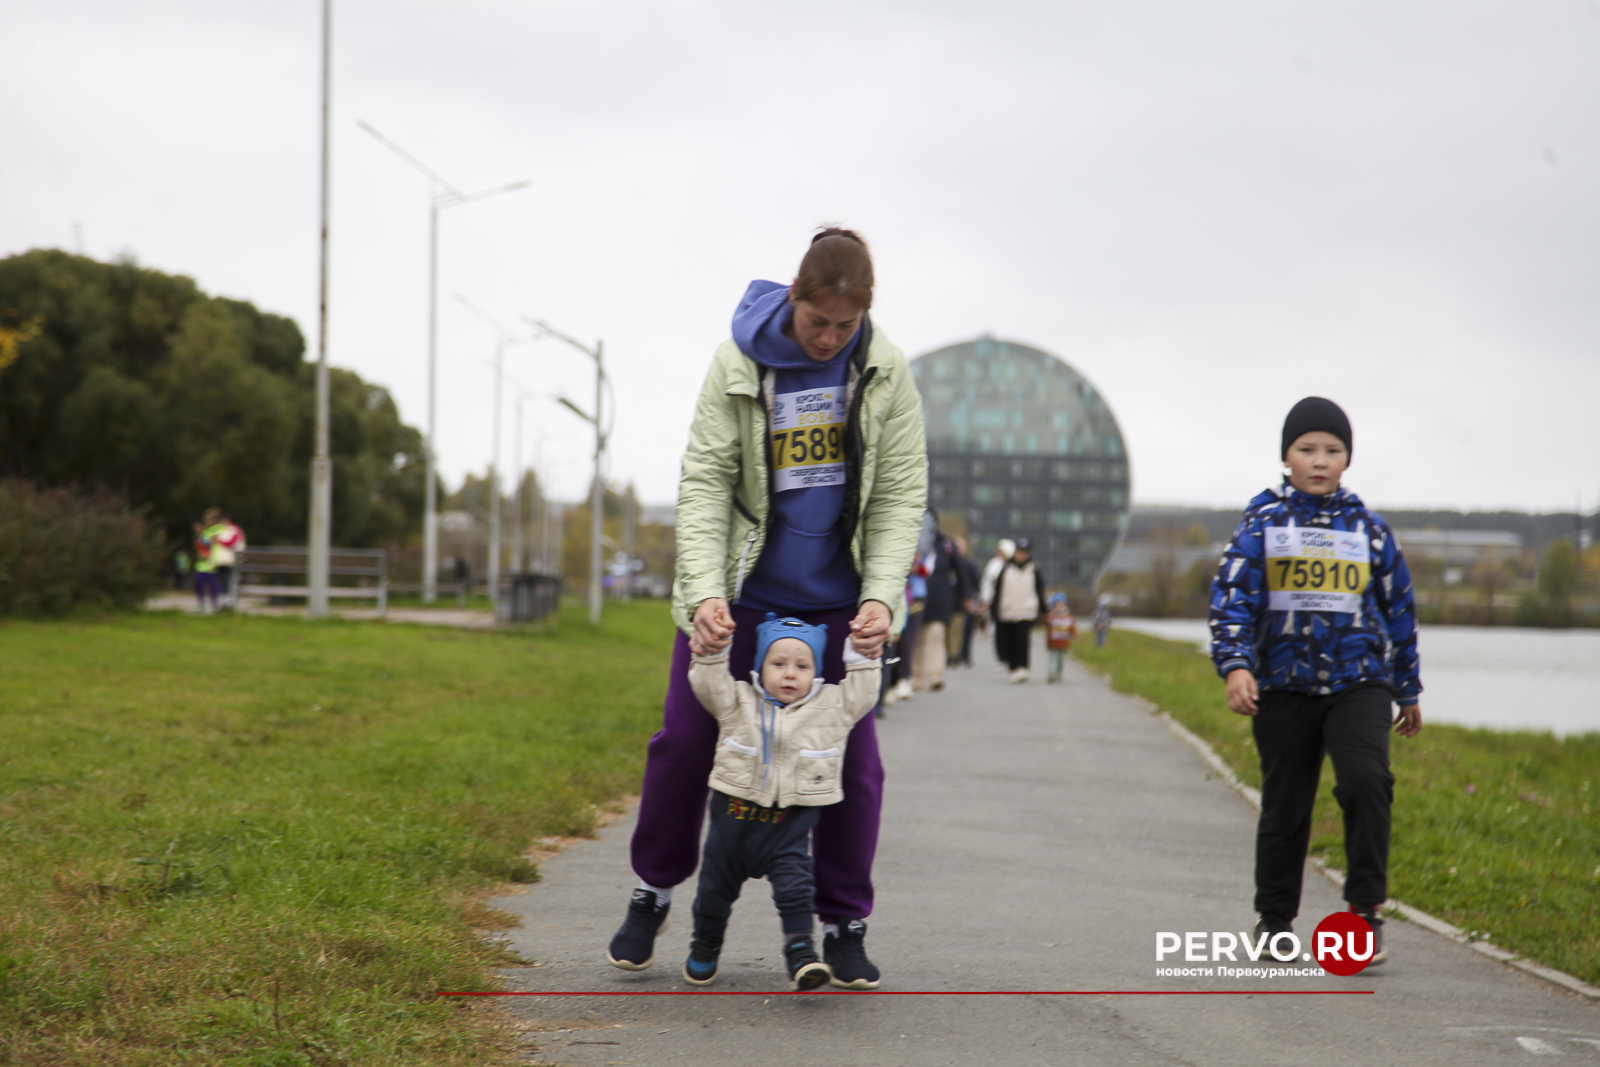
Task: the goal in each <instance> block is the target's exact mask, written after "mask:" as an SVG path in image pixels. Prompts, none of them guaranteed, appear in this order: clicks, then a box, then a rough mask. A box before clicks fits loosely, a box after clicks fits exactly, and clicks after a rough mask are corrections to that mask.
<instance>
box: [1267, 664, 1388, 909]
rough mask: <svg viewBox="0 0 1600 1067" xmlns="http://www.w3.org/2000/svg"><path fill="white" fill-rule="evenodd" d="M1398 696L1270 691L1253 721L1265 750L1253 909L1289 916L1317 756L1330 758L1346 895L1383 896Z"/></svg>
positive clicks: (1377, 688) (1370, 689) (1357, 900)
mask: <svg viewBox="0 0 1600 1067" xmlns="http://www.w3.org/2000/svg"><path fill="white" fill-rule="evenodd" d="M1393 702H1394V697H1393V695H1392V694H1391V692H1390V691H1389V689H1388V687H1387V686H1382V685H1364V686H1357V687H1356V688H1354V689H1346V690H1344V691H1342V692H1338V693H1330V694H1328V695H1326V696H1312V695H1309V694H1306V693H1288V692H1283V691H1270V692H1266V693H1263V694H1261V705H1260V710H1258V711H1257V712H1256V715H1255V717H1254V718H1253V719H1252V720H1251V730H1252V732H1253V733H1254V734H1255V738H1256V748H1257V749H1258V750H1259V751H1260V753H1261V821H1260V822H1259V823H1258V824H1257V827H1256V910H1257V911H1259V912H1263V913H1267V912H1270V913H1272V914H1275V915H1281V916H1283V917H1284V918H1286V919H1292V918H1294V917H1295V915H1296V914H1298V912H1299V911H1300V883H1301V877H1302V875H1303V874H1304V872H1305V862H1306V846H1307V844H1308V843H1309V842H1310V840H1311V808H1312V805H1313V804H1315V803H1316V799H1317V782H1318V779H1319V778H1321V776H1322V754H1323V752H1324V751H1326V752H1327V754H1328V755H1329V756H1330V757H1331V758H1332V759H1333V774H1334V779H1335V782H1336V784H1335V786H1334V788H1333V796H1334V799H1335V800H1337V801H1338V802H1339V808H1340V809H1341V810H1342V811H1343V812H1344V852H1345V869H1346V872H1347V873H1346V875H1345V883H1344V898H1345V900H1347V901H1349V902H1350V903H1352V904H1360V905H1374V906H1375V905H1378V904H1381V903H1383V901H1384V900H1385V899H1387V898H1388V895H1389V809H1390V807H1391V806H1392V805H1393V803H1394V775H1392V774H1390V773H1389V730H1390V727H1391V726H1392V725H1393V715H1392V704H1393Z"/></svg>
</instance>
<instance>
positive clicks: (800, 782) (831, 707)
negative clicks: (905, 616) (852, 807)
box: [689, 642, 880, 808]
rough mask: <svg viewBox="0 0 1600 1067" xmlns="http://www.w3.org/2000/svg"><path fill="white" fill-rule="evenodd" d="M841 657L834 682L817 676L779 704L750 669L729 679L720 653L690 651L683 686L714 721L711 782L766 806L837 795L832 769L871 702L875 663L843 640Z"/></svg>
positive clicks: (840, 792) (816, 803)
mask: <svg viewBox="0 0 1600 1067" xmlns="http://www.w3.org/2000/svg"><path fill="white" fill-rule="evenodd" d="M844 659H845V676H844V681H843V682H842V683H841V684H839V685H830V684H828V683H825V682H823V680H822V679H821V678H818V679H817V680H816V681H815V682H813V683H812V685H811V692H810V693H807V694H806V695H805V696H803V697H801V698H800V699H799V700H796V701H795V702H794V703H793V704H790V705H789V706H788V707H783V706H782V705H775V704H773V703H771V702H770V701H768V700H767V696H766V692H765V691H764V690H763V689H762V688H761V681H760V675H759V674H758V673H757V672H755V671H752V672H751V681H750V682H738V681H735V680H734V678H733V675H731V674H729V673H728V654H727V653H726V652H723V653H722V654H721V655H718V656H695V657H694V662H693V663H692V664H691V665H690V667H689V685H690V686H691V687H692V688H693V689H694V695H695V696H697V697H699V698H700V703H701V704H704V705H705V708H706V710H707V711H709V712H710V713H711V714H712V715H714V716H716V719H717V724H718V731H717V756H716V762H715V763H714V764H713V765H712V768H711V779H710V784H711V788H712V789H718V790H721V791H722V792H724V793H727V794H728V795H729V796H735V797H739V798H741V799H743V800H748V801H750V802H751V803H753V804H760V805H762V806H764V807H769V808H772V807H776V808H786V807H788V806H789V805H791V804H798V805H801V806H802V807H820V806H822V805H824V804H837V803H839V801H841V800H843V799H844V789H843V788H842V787H841V786H840V784H839V772H840V768H842V767H843V765H844V746H845V739H846V738H848V737H849V735H850V729H851V727H853V726H855V724H856V723H857V722H858V721H860V719H861V717H862V716H863V715H866V714H867V713H868V712H869V711H871V710H872V709H873V707H875V706H876V705H877V703H878V683H879V666H880V661H879V660H875V659H867V658H866V657H865V656H862V655H860V654H859V653H857V652H856V651H855V650H854V649H853V648H851V647H850V645H849V643H848V642H846V643H845V649H844ZM752 682H754V683H755V684H751V683H752ZM763 718H765V719H766V723H767V728H766V731H765V733H766V737H765V755H763V745H762V743H763V737H762V733H763V731H762V728H761V726H762V719H763Z"/></svg>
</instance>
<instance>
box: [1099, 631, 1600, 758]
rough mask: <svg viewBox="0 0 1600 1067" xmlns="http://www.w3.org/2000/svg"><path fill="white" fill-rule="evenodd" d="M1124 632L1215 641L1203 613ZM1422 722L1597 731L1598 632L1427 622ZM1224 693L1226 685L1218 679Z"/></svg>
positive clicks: (1421, 640)
mask: <svg viewBox="0 0 1600 1067" xmlns="http://www.w3.org/2000/svg"><path fill="white" fill-rule="evenodd" d="M1114 625H1115V626H1119V627H1121V628H1123V629H1126V630H1137V631H1139V632H1140V633H1147V634H1153V635H1154V636H1156V637H1165V638H1168V639H1169V640H1173V641H1192V642H1195V643H1196V644H1198V645H1199V646H1200V647H1201V648H1202V649H1205V648H1208V647H1209V646H1210V634H1209V632H1208V631H1207V630H1206V624H1205V621H1204V620H1202V619H1117V620H1116V621H1115V623H1114ZM1417 645H1418V648H1419V649H1420V651H1421V654H1422V690H1423V691H1422V720H1423V723H1424V724H1426V723H1429V722H1448V723H1455V724H1457V725H1460V726H1483V727H1488V728H1489V729H1493V730H1549V731H1551V732H1552V733H1554V734H1556V735H1558V736H1562V735H1566V734H1581V733H1587V732H1590V731H1600V630H1532V629H1520V628H1516V629H1513V628H1509V627H1482V626H1424V627H1422V628H1421V632H1420V634H1419V636H1418V639H1417ZM1217 691H1218V695H1219V698H1220V695H1221V684H1220V682H1219V684H1218V690H1217Z"/></svg>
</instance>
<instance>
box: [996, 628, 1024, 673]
mask: <svg viewBox="0 0 1600 1067" xmlns="http://www.w3.org/2000/svg"><path fill="white" fill-rule="evenodd" d="M994 649H995V653H996V654H997V655H998V656H999V657H1000V660H1001V662H1002V663H1004V664H1005V665H1006V666H1007V667H1010V668H1011V669H1012V670H1017V669H1018V668H1021V669H1023V670H1026V669H1027V667H1028V654H1029V653H1030V652H1031V651H1032V650H1033V620H1032V619H1025V620H1023V621H1022V622H996V623H995V624H994Z"/></svg>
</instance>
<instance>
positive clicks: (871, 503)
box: [608, 229, 928, 988]
mask: <svg viewBox="0 0 1600 1067" xmlns="http://www.w3.org/2000/svg"><path fill="white" fill-rule="evenodd" d="M872 289H873V272H872V259H871V256H870V255H869V254H868V252H867V246H866V243H865V242H863V241H862V240H861V238H860V237H859V236H858V235H857V234H855V233H852V232H851V231H849V230H841V229H828V230H824V231H823V232H821V233H819V234H817V235H816V237H815V238H814V239H813V240H812V243H811V247H810V248H809V249H808V250H807V251H806V254H805V258H804V259H802V260H801V262H800V271H799V274H798V276H797V277H796V278H795V280H794V283H793V284H792V285H787V286H786V285H781V284H778V283H775V282H770V281H755V282H751V283H750V286H749V287H748V288H747V289H746V290H745V293H744V296H743V298H742V299H741V300H740V302H739V306H738V308H737V310H736V311H735V312H734V316H733V336H732V337H731V338H730V339H729V340H727V341H724V342H723V343H722V345H721V346H720V347H719V348H718V349H717V352H716V355H715V356H714V357H713V359H712V363H711V369H710V371H709V372H708V373H707V374H706V378H705V384H704V385H703V386H702V387H701V390H700V397H699V400H698V401H697V402H696V405H695V412H694V421H693V423H692V424H691V426H690V430H689V445H688V448H687V449H686V451H685V452H684V456H683V464H682V468H681V469H682V475H681V477H680V479H679V483H678V522H677V549H678V553H677V581H676V582H675V584H674V586H673V604H672V617H673V621H674V622H675V623H677V626H678V631H679V632H678V635H677V641H676V644H675V645H674V648H673V653H672V669H671V670H670V672H669V673H668V675H667V678H668V682H667V694H666V701H665V706H664V707H663V709H662V725H661V731H660V732H659V733H657V734H656V735H655V736H654V737H652V738H651V739H650V744H649V748H648V750H647V755H646V759H645V771H644V786H643V790H642V793H643V795H642V797H641V799H640V802H639V815H638V823H637V825H636V826H635V829H634V832H633V838H632V841H631V843H630V859H631V860H632V863H633V870H634V873H635V874H636V875H638V878H639V885H638V888H636V889H635V890H634V891H633V893H632V897H631V899H630V901H629V903H628V911H627V916H626V918H625V919H624V920H623V923H622V926H621V928H620V929H618V930H617V933H616V936H615V937H613V938H612V941H611V944H610V947H609V950H608V955H609V956H610V958H611V959H612V960H613V961H614V962H616V963H617V965H618V966H626V965H628V964H632V965H633V966H634V967H635V968H637V967H644V966H648V965H649V963H650V961H651V960H652V959H653V958H654V955H655V940H656V935H657V934H658V933H659V932H660V930H661V927H662V926H663V925H664V924H665V922H666V920H667V915H668V910H669V908H670V907H671V902H672V892H673V888H674V887H676V886H677V885H678V884H679V883H680V882H682V881H683V880H684V879H685V878H687V877H689V876H690V875H691V874H693V873H694V869H695V866H696V865H697V863H698V862H699V859H700V847H699V846H700V832H701V828H702V827H703V826H704V825H705V821H706V798H707V796H708V793H709V790H708V788H707V785H706V782H707V780H708V778H709V777H710V774H711V769H712V763H713V757H714V755H715V750H716V748H717V721H716V719H714V718H712V717H711V716H710V715H708V714H707V713H706V710H705V708H704V706H702V705H701V703H700V701H699V699H697V698H696V696H695V693H694V689H693V688H692V687H691V685H690V682H689V660H690V654H691V648H692V650H693V652H694V654H697V655H717V654H718V653H721V652H722V651H724V650H727V651H728V660H727V666H726V668H725V669H726V670H727V671H728V672H729V673H730V674H731V675H732V676H733V677H734V678H748V677H750V673H751V670H752V669H753V668H754V667H755V666H756V663H755V652H756V644H757V627H758V626H759V625H760V624H761V622H762V621H763V620H765V618H766V616H767V613H768V612H773V613H776V614H777V615H779V616H780V617H792V618H798V619H800V620H801V621H802V622H804V623H806V624H807V625H811V626H822V625H826V626H827V627H828V630H827V642H826V644H825V646H824V648H823V651H822V655H821V657H820V658H821V669H820V671H819V672H818V673H819V676H820V677H821V678H822V680H823V681H824V682H826V683H832V684H839V683H841V682H842V681H843V680H844V676H845V664H844V646H845V643H846V642H847V641H848V642H849V643H850V646H851V647H852V648H853V649H854V650H855V651H856V652H857V653H859V654H861V655H863V656H866V657H868V658H869V659H870V658H874V657H877V656H878V655H879V654H880V651H881V649H882V648H883V644H884V642H885V641H886V640H888V639H889V637H890V636H891V634H892V633H893V631H894V630H895V629H897V628H898V627H899V626H900V624H901V621H902V620H903V619H904V617H905V605H904V601H903V600H902V599H901V598H902V597H903V596H904V593H905V585H906V574H907V572H908V571H909V570H910V568H911V564H912V560H913V558H914V555H915V552H916V547H917V536H918V528H919V524H920V521H921V517H922V513H923V511H924V510H925V509H926V507H927V502H928V452H927V444H926V441H925V439H924V435H923V426H922V399H921V397H920V396H919V395H918V393H917V387H916V383H915V381H914V380H913V378H912V376H911V367H910V364H909V363H907V361H906V357H905V355H904V354H903V353H902V352H901V351H900V350H899V349H898V348H896V347H895V345H894V344H893V343H892V342H891V341H889V339H888V338H887V337H885V336H884V335H883V333H882V332H880V331H878V330H877V328H876V324H875V323H874V322H873V321H872V319H871V317H870V316H869V315H868V310H869V309H870V308H871V306H872ZM839 781H840V785H841V787H842V788H843V791H844V799H843V800H842V801H840V802H839V803H838V804H832V805H829V806H827V807H826V808H824V809H822V813H821V814H820V815H819V816H818V820H817V827H816V829H815V830H814V831H813V833H812V862H813V865H814V868H815V875H816V911H817V916H818V918H819V919H820V920H821V922H822V931H823V936H822V956H823V960H824V962H826V963H827V964H828V966H829V968H830V970H831V973H832V975H833V981H834V984H836V985H845V986H848V987H850V988H862V987H863V986H862V983H865V984H866V985H867V986H868V987H870V985H871V984H872V983H876V982H877V981H878V968H877V967H876V966H875V965H874V964H873V963H872V961H871V960H870V959H869V958H868V957H867V952H866V943H865V938H866V932H867V926H866V922H865V919H866V917H867V916H868V915H869V914H870V913H871V912H872V905H873V898H874V895H873V885H872V863H873V858H874V856H875V854H876V852H877V846H878V820H879V815H880V811H881V808H882V803H883V763H882V760H881V759H880V757H879V755H878V735H877V732H876V721H875V718H874V717H873V716H871V715H868V716H866V717H864V718H862V719H861V720H860V721H859V722H858V723H856V724H855V726H854V727H853V728H852V729H851V731H850V740H849V744H848V746H847V747H846V749H845V752H844V755H843V761H842V766H841V768H840V772H839Z"/></svg>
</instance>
